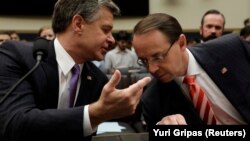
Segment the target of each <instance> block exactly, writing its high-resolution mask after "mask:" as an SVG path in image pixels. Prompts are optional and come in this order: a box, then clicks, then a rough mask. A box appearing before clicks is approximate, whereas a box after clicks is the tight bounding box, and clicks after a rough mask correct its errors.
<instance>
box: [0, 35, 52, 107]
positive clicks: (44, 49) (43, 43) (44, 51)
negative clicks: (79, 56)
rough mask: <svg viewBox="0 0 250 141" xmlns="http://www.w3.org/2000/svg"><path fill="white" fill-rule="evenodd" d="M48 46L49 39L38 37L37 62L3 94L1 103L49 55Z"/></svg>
mask: <svg viewBox="0 0 250 141" xmlns="http://www.w3.org/2000/svg"><path fill="white" fill-rule="evenodd" d="M48 46H49V41H48V40H47V39H44V38H37V39H36V41H35V42H34V45H33V50H32V51H33V57H34V58H35V59H36V64H35V65H34V67H32V68H31V70H29V71H28V72H27V73H26V74H25V75H24V76H23V77H22V78H20V79H19V80H18V81H17V82H16V83H15V84H14V85H13V86H12V87H11V88H10V89H9V90H8V91H7V93H6V94H5V95H4V96H3V98H2V99H1V100H0V104H2V103H3V101H4V100H5V99H7V97H8V96H9V95H10V94H11V93H12V92H13V91H14V90H15V89H16V87H17V86H18V85H19V84H20V83H21V82H22V81H23V80H24V79H25V78H27V77H28V76H29V75H30V74H31V73H32V72H33V71H34V70H35V69H36V68H37V67H38V66H39V65H40V63H41V61H42V60H44V59H45V58H46V57H47V56H48Z"/></svg>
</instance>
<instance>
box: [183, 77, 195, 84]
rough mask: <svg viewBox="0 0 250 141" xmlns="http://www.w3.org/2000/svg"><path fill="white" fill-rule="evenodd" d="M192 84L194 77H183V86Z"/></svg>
mask: <svg viewBox="0 0 250 141" xmlns="http://www.w3.org/2000/svg"><path fill="white" fill-rule="evenodd" d="M194 82H195V76H194V75H189V76H185V77H184V79H183V83H185V84H193V83H194Z"/></svg>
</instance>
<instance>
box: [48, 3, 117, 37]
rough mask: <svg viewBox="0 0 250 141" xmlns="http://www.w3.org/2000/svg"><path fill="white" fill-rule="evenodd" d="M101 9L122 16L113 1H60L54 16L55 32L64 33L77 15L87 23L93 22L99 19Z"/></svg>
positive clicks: (53, 25)
mask: <svg viewBox="0 0 250 141" xmlns="http://www.w3.org/2000/svg"><path fill="white" fill-rule="evenodd" d="M101 7H107V8H108V9H109V10H110V11H111V12H112V14H113V15H119V14H120V9H119V8H118V6H117V5H116V4H115V3H114V2H113V1H112V0H58V1H57V2H56V4H55V6H54V11H53V16H52V28H53V31H54V32H55V33H59V32H63V31H64V30H65V29H66V28H67V27H68V25H69V24H70V22H71V20H72V18H73V16H75V15H80V16H82V17H83V18H84V20H85V21H86V22H93V21H95V20H96V19H98V18H99V15H98V11H99V10H100V8H101Z"/></svg>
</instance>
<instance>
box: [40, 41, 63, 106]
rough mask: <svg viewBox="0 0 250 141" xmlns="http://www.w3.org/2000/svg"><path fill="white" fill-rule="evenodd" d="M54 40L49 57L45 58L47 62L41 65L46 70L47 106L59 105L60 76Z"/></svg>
mask: <svg viewBox="0 0 250 141" xmlns="http://www.w3.org/2000/svg"><path fill="white" fill-rule="evenodd" d="M53 43H54V42H53V41H51V42H50V43H49V47H48V49H49V51H48V58H47V59H46V60H45V62H42V64H41V66H42V68H43V70H44V72H45V75H46V79H47V80H46V83H47V84H46V87H47V88H46V90H45V91H46V92H45V93H44V95H45V100H47V101H46V102H45V103H46V106H48V107H54V108H55V107H57V103H58V93H59V91H58V90H59V77H58V67H57V61H56V56H55V48H54V44H53Z"/></svg>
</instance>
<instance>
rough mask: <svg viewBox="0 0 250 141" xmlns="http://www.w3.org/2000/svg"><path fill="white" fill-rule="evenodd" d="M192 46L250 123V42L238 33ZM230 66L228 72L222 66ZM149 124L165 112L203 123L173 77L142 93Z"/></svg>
mask: <svg viewBox="0 0 250 141" xmlns="http://www.w3.org/2000/svg"><path fill="white" fill-rule="evenodd" d="M189 50H190V51H191V53H192V54H193V55H194V57H195V59H196V60H197V61H198V63H199V64H200V65H201V67H202V68H203V69H204V70H205V71H206V72H207V74H208V75H209V76H210V77H211V79H212V80H213V81H214V83H215V84H216V85H217V86H218V87H219V89H220V90H221V91H222V93H223V94H224V95H225V96H226V98H227V99H228V100H229V101H230V102H231V103H232V105H233V106H234V107H235V108H236V109H237V111H238V112H239V113H240V115H241V116H242V117H243V119H244V120H245V121H246V122H247V123H250V45H249V43H247V42H245V41H243V40H241V39H240V37H239V36H237V35H235V34H228V35H224V36H223V37H221V38H218V39H215V40H212V41H208V42H205V43H202V44H198V45H196V46H195V47H190V48H189ZM223 68H227V72H226V73H222V72H221V70H222V69H223ZM142 105H143V114H144V117H145V120H146V122H147V123H148V124H149V126H153V125H155V124H156V123H157V122H158V121H159V120H161V119H162V118H163V117H164V116H167V115H171V114H177V113H180V114H183V115H184V117H185V118H186V120H187V123H188V124H196V125H199V124H203V123H202V121H201V119H200V118H199V116H198V114H197V113H196V112H195V108H194V106H193V104H192V103H191V102H190V100H187V99H186V97H185V96H184V94H183V93H182V91H181V89H180V87H179V86H178V85H177V84H176V83H175V81H171V82H169V83H161V82H159V81H157V80H154V81H152V83H151V85H150V86H149V87H148V88H147V90H146V92H145V93H144V94H143V96H142Z"/></svg>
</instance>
